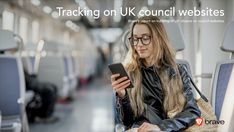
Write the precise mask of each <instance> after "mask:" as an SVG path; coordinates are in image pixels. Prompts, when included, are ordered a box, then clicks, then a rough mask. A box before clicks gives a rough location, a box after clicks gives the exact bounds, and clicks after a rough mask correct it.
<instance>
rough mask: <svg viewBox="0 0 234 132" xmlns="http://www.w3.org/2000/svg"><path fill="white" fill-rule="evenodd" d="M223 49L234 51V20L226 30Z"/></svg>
mask: <svg viewBox="0 0 234 132" xmlns="http://www.w3.org/2000/svg"><path fill="white" fill-rule="evenodd" d="M221 49H222V50H224V51H229V52H234V21H232V22H231V23H230V24H229V25H228V26H227V28H226V30H225V33H224V38H223V43H222V46H221Z"/></svg>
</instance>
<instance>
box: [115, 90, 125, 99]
mask: <svg viewBox="0 0 234 132" xmlns="http://www.w3.org/2000/svg"><path fill="white" fill-rule="evenodd" d="M117 94H118V96H119V97H120V98H122V99H123V98H124V97H125V95H126V91H125V90H121V91H118V92H117Z"/></svg>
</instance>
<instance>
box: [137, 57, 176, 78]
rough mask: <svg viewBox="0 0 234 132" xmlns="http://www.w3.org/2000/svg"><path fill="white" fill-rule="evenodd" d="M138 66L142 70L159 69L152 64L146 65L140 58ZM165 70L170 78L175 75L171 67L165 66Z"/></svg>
mask: <svg viewBox="0 0 234 132" xmlns="http://www.w3.org/2000/svg"><path fill="white" fill-rule="evenodd" d="M140 67H141V69H144V70H151V71H155V70H159V69H157V68H155V67H154V66H150V67H146V66H145V64H144V63H143V61H142V60H140ZM165 71H166V73H167V74H168V76H169V77H170V78H172V77H174V76H175V75H176V70H175V68H173V67H167V68H166V70H165Z"/></svg>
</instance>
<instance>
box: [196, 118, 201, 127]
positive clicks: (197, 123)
mask: <svg viewBox="0 0 234 132" xmlns="http://www.w3.org/2000/svg"><path fill="white" fill-rule="evenodd" d="M202 122H203V119H202V118H201V117H198V118H197V119H196V125H197V126H200V125H201V124H202Z"/></svg>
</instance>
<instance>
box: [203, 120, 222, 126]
mask: <svg viewBox="0 0 234 132" xmlns="http://www.w3.org/2000/svg"><path fill="white" fill-rule="evenodd" d="M224 123H225V121H224V120H205V124H207V125H216V124H218V125H219V124H221V125H223V124H224Z"/></svg>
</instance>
